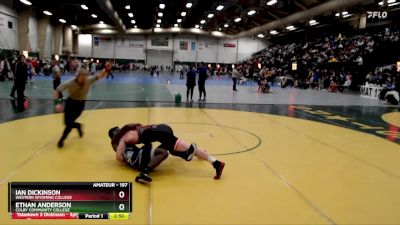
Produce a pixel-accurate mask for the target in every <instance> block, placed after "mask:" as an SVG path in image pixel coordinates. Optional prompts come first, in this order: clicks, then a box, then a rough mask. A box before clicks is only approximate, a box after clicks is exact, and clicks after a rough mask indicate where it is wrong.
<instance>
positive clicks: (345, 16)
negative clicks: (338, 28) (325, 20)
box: [343, 14, 351, 18]
mask: <svg viewBox="0 0 400 225" xmlns="http://www.w3.org/2000/svg"><path fill="white" fill-rule="evenodd" d="M349 16H351V14H346V15H344V16H343V18H347V17H349Z"/></svg>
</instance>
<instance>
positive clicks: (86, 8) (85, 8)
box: [81, 5, 89, 10]
mask: <svg viewBox="0 0 400 225" xmlns="http://www.w3.org/2000/svg"><path fill="white" fill-rule="evenodd" d="M81 8H82V9H84V10H88V9H89V8H88V7H87V6H86V5H81Z"/></svg>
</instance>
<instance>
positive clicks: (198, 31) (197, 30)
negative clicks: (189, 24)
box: [191, 28, 201, 33]
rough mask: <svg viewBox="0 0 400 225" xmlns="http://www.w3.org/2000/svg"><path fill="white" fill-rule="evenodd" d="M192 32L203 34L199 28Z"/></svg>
mask: <svg viewBox="0 0 400 225" xmlns="http://www.w3.org/2000/svg"><path fill="white" fill-rule="evenodd" d="M191 31H192V32H194V33H200V32H201V31H200V30H199V28H193V29H192V30H191Z"/></svg>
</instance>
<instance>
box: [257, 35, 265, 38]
mask: <svg viewBox="0 0 400 225" xmlns="http://www.w3.org/2000/svg"><path fill="white" fill-rule="evenodd" d="M257 37H259V38H264V37H265V36H264V34H258V35H257Z"/></svg>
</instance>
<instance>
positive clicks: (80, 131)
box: [77, 125, 83, 138]
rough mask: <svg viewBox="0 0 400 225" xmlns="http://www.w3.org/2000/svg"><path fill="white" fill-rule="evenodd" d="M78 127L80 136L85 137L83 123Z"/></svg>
mask: <svg viewBox="0 0 400 225" xmlns="http://www.w3.org/2000/svg"><path fill="white" fill-rule="evenodd" d="M77 129H78V134H79V137H80V138H81V137H83V130H82V125H79V127H78V128H77Z"/></svg>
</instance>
